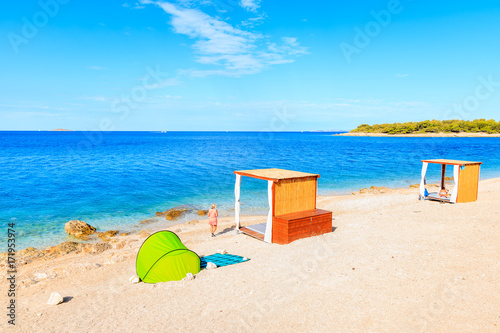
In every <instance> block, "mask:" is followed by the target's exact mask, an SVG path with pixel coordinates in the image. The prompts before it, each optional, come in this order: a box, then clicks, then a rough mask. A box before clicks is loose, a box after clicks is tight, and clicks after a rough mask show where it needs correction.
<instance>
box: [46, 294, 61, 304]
mask: <svg viewBox="0 0 500 333" xmlns="http://www.w3.org/2000/svg"><path fill="white" fill-rule="evenodd" d="M62 302H64V298H63V297H62V296H61V294H59V293H58V292H57V291H54V292H53V293H52V294H50V298H49V300H48V301H47V304H48V305H57V304H61V303H62Z"/></svg>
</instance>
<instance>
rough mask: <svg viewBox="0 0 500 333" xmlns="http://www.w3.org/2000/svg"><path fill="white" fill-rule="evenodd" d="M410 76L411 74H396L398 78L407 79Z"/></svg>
mask: <svg viewBox="0 0 500 333" xmlns="http://www.w3.org/2000/svg"><path fill="white" fill-rule="evenodd" d="M409 75H410V74H401V73H398V74H396V77H407V76H409Z"/></svg>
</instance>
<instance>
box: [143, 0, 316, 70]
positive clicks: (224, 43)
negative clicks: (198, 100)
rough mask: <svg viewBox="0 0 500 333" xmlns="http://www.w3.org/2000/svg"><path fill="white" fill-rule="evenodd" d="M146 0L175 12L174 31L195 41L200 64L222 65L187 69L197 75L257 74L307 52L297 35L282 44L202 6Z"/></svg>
mask: <svg viewBox="0 0 500 333" xmlns="http://www.w3.org/2000/svg"><path fill="white" fill-rule="evenodd" d="M142 3H143V4H155V5H158V6H159V7H161V8H162V9H163V10H164V11H165V12H166V13H168V14H170V15H171V21H170V24H171V25H172V27H173V30H174V32H176V33H178V34H182V35H186V36H188V37H189V38H191V39H193V40H195V42H194V43H193V45H192V47H193V49H194V50H195V54H196V61H197V62H198V63H200V64H203V65H210V66H215V67H218V68H217V69H208V70H198V69H192V70H187V71H184V72H185V73H186V72H188V73H190V74H191V75H193V76H207V75H227V76H241V75H245V74H254V73H258V72H260V71H262V70H264V69H266V68H268V67H269V66H271V65H277V64H286V63H290V62H293V61H294V59H293V58H294V57H295V56H298V55H302V54H306V53H307V49H306V48H305V47H301V46H300V44H299V43H298V41H297V39H296V38H292V37H284V38H282V41H281V43H280V44H276V43H272V42H270V41H269V37H267V36H263V35H261V34H259V33H255V32H251V31H247V30H242V29H240V28H237V27H234V26H232V25H231V24H229V23H228V22H226V21H223V20H221V19H218V18H214V17H212V16H210V15H208V14H206V13H204V12H203V11H201V10H200V9H196V8H187V7H184V6H180V5H176V4H173V3H170V2H153V1H150V0H142ZM242 3H243V2H242ZM251 3H256V2H251ZM245 5H247V6H250V2H245ZM255 20H256V21H258V20H260V19H257V18H256V19H255Z"/></svg>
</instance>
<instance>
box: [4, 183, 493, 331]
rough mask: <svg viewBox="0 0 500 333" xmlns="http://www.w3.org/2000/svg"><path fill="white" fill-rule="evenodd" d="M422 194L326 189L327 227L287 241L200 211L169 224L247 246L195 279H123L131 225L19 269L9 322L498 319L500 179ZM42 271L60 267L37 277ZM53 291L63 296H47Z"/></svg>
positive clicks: (461, 326) (477, 325)
mask: <svg viewBox="0 0 500 333" xmlns="http://www.w3.org/2000/svg"><path fill="white" fill-rule="evenodd" d="M417 193H418V189H411V190H391V191H389V192H387V193H383V194H360V195H356V196H354V195H349V196H336V197H321V198H319V200H318V206H319V208H323V209H330V210H332V211H333V216H334V218H335V219H334V221H333V226H334V227H335V231H334V232H333V233H330V234H326V235H323V236H318V237H312V238H307V239H302V240H298V241H295V242H293V243H292V244H289V245H283V246H282V245H275V244H267V243H264V242H262V241H259V240H256V239H253V238H251V237H246V236H244V235H233V233H232V232H230V228H231V227H232V219H224V220H222V221H221V223H220V226H219V230H218V232H220V231H223V230H225V233H223V234H222V235H219V236H218V237H216V238H214V239H210V238H208V237H207V236H208V235H209V229H208V225H207V224H206V221H203V222H200V223H198V224H191V225H182V226H176V227H174V228H172V230H174V231H176V232H177V233H178V235H179V236H180V237H181V239H182V240H183V241H184V243H185V244H186V246H188V247H189V248H190V249H192V250H194V251H195V252H197V253H198V254H199V255H208V254H213V253H215V252H217V250H218V249H225V250H227V251H228V252H229V253H232V254H237V255H242V256H246V257H248V258H251V260H250V261H249V262H246V263H241V264H237V265H232V266H227V267H223V268H218V269H215V270H210V271H207V270H203V271H201V272H200V273H199V274H198V275H197V276H196V279H195V280H193V281H179V282H167V283H159V284H156V285H150V284H145V283H140V284H131V283H130V282H129V278H130V277H131V276H132V275H134V274H135V254H136V252H137V249H138V247H139V246H140V244H141V243H142V240H143V238H141V239H140V240H138V239H139V237H138V236H137V235H132V236H127V237H123V238H120V239H119V240H117V241H115V244H121V245H123V244H127V245H125V246H124V247H123V248H122V249H113V250H108V251H106V252H104V253H102V254H99V255H89V254H86V255H83V254H69V255H66V256H64V257H61V258H58V259H54V260H49V261H44V260H38V261H35V262H33V263H31V264H28V265H25V266H23V267H21V268H20V274H21V276H20V277H19V278H20V279H21V280H23V287H21V289H20V291H19V295H18V296H17V302H18V308H17V320H16V323H17V325H16V331H19V332H106V331H109V332H260V331H265V332H304V331H307V332H332V331H338V332H498V331H499V326H500V311H499V310H500V293H499V289H500V288H499V287H500V283H499V281H500V278H499V277H500V247H499V244H500V205H498V201H499V200H500V179H492V180H486V181H482V182H481V183H480V193H479V199H478V201H477V202H475V203H466V204H455V205H453V204H441V203H438V202H431V201H418V200H417ZM257 221H258V222H263V221H265V218H264V217H248V218H245V219H244V224H250V223H255V222H257ZM122 241H124V243H121V242H122ZM121 245H120V246H121ZM95 263H98V264H99V265H100V267H99V266H97V265H95ZM37 272H38V273H47V274H48V275H49V276H50V275H52V276H53V275H54V274H57V276H56V277H52V278H48V279H40V280H41V281H39V282H37V283H34V282H32V281H31V279H32V278H34V274H35V273H37ZM2 287H5V283H3V284H2ZM2 290H4V291H5V290H6V289H5V288H3V289H2ZM53 291H58V292H60V293H61V295H62V296H64V297H66V302H65V303H63V304H60V305H57V306H49V305H46V302H47V300H48V299H49V297H50V294H51V292H53ZM6 302H7V299H6V297H5V292H2V305H3V304H6ZM6 322H7V320H6V317H5V315H4V319H3V320H2V330H4V329H5V328H6V326H7V323H6ZM7 328H8V329H9V331H10V330H11V329H12V327H7Z"/></svg>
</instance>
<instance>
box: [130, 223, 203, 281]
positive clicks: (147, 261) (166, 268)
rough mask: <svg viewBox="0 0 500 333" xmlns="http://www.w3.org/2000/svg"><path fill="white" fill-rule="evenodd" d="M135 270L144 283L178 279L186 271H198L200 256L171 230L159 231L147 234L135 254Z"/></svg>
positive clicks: (195, 272) (184, 275)
mask: <svg viewBox="0 0 500 333" xmlns="http://www.w3.org/2000/svg"><path fill="white" fill-rule="evenodd" d="M136 270H137V275H138V276H139V278H140V279H141V280H142V281H144V282H146V283H157V282H166V281H179V280H182V279H183V278H184V277H186V274H187V273H192V274H198V273H199V272H200V257H199V256H198V255H197V254H196V253H194V252H193V251H191V250H189V249H188V248H187V247H186V246H184V244H182V242H181V240H180V239H179V237H178V236H177V235H176V234H175V233H173V232H171V231H167V230H164V231H159V232H156V233H154V234H152V235H151V236H149V237H148V238H147V239H146V240H145V241H144V243H143V244H142V246H141V248H140V249H139V253H138V254H137V260H136Z"/></svg>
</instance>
